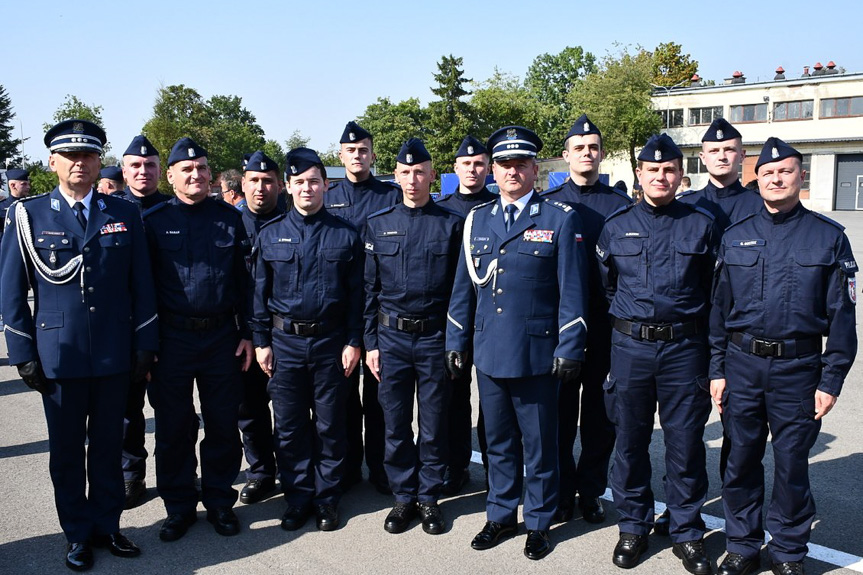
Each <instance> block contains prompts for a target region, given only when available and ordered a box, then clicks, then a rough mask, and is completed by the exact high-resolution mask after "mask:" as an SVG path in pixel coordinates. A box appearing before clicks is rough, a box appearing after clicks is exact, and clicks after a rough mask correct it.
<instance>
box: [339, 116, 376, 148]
mask: <svg viewBox="0 0 863 575" xmlns="http://www.w3.org/2000/svg"><path fill="white" fill-rule="evenodd" d="M366 138H368V139H369V140H372V139H373V138H372V135H371V134H369V133H368V132H366V131H365V130H364V129H363V128H362V126H360V125H359V124H357V123H356V122H354V121H350V122H348V123H347V125H346V126H345V131H344V132H342V138H341V139H340V140H339V143H340V144H350V143H351V142H359V141H360V140H365V139H366Z"/></svg>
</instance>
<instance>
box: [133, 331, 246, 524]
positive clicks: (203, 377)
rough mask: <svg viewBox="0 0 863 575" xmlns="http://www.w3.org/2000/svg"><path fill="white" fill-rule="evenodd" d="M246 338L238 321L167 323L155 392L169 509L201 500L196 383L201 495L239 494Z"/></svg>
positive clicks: (209, 503)
mask: <svg viewBox="0 0 863 575" xmlns="http://www.w3.org/2000/svg"><path fill="white" fill-rule="evenodd" d="M238 343H239V336H238V335H237V332H236V330H235V329H234V327H233V326H232V325H226V326H223V327H222V328H220V329H217V330H208V331H184V330H178V329H172V328H163V329H162V331H161V341H160V350H159V353H158V358H159V360H158V361H157V362H156V363H155V364H154V367H153V372H152V374H153V377H152V380H151V381H150V385H149V386H148V393H149V397H150V404H151V405H152V406H153V411H154V413H155V418H156V450H155V455H156V487H157V488H158V492H159V496H160V497H161V498H162V500H163V501H164V503H165V509H166V510H167V512H168V513H169V514H174V513H191V512H193V511H194V510H195V507H196V506H197V502H198V494H197V490H196V489H195V468H196V467H197V461H196V459H195V442H194V438H193V436H192V435H191V434H190V433H189V413H190V412H191V411H193V409H194V407H193V406H194V402H193V389H192V387H193V385H195V384H197V386H198V397H199V399H200V401H201V418H202V419H203V423H204V439H203V440H201V447H200V450H201V500H202V502H203V503H204V506H205V507H206V508H208V509H211V508H215V507H231V506H233V504H234V503H235V502H236V501H237V491H236V490H235V489H234V488H233V483H234V480H235V479H236V478H237V475H238V474H239V472H240V463H241V461H242V457H243V455H242V445H241V442H240V432H239V429H238V424H237V413H238V410H239V405H240V401H241V400H242V395H243V387H242V381H241V379H240V373H241V371H240V359H238V358H237V357H236V356H235V355H234V353H235V352H236V350H237V344H238Z"/></svg>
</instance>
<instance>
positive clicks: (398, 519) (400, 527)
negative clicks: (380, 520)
mask: <svg viewBox="0 0 863 575" xmlns="http://www.w3.org/2000/svg"><path fill="white" fill-rule="evenodd" d="M416 516H417V504H416V503H396V504H395V505H394V506H393V509H392V511H390V513H389V515H387V519H386V521H384V531H386V532H388V533H403V532H404V531H405V530H406V529H407V528H408V526H409V525H410V524H411V520H412V519H413V518H414V517H416Z"/></svg>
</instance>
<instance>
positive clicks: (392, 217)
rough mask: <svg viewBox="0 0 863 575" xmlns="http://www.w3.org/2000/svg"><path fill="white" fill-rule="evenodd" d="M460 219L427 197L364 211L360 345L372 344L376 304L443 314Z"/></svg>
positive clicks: (390, 310) (403, 312)
mask: <svg viewBox="0 0 863 575" xmlns="http://www.w3.org/2000/svg"><path fill="white" fill-rule="evenodd" d="M463 229H464V218H462V217H461V215H459V214H456V213H454V212H451V211H449V210H447V209H444V208H442V207H441V206H439V205H437V204H436V203H434V202H433V201H431V200H429V201H428V203H426V204H425V205H424V206H422V207H421V208H409V207H408V206H406V205H405V204H403V203H401V204H398V205H397V206H392V207H389V208H386V209H384V210H381V211H379V212H377V213H375V214H372V215H371V216H369V219H368V221H367V224H366V233H365V251H366V262H365V289H366V304H365V321H366V330H365V338H364V339H365V345H366V349H378V343H377V318H378V316H377V314H378V308H380V310H381V311H383V312H384V313H386V314H394V315H400V316H406V317H414V318H439V319H443V318H444V316H445V315H446V310H447V306H448V305H449V299H450V294H451V293H452V288H453V281H454V278H455V269H456V265H457V261H458V254H459V249H460V247H461V239H462V230H463Z"/></svg>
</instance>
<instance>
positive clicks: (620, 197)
mask: <svg viewBox="0 0 863 575" xmlns="http://www.w3.org/2000/svg"><path fill="white" fill-rule="evenodd" d="M604 158H605V150H604V148H603V146H602V133H601V132H600V131H599V128H597V127H596V125H595V124H594V123H593V122H591V121H590V119H589V118H588V117H587V115H585V114H582V115H581V116H580V117H579V118H578V119H577V120H576V121H575V123H574V124H573V125H572V127H571V128H570V130H569V133H567V135H566V139H565V140H564V142H563V159H564V160H566V162H567V164H569V179H568V180H567V181H566V183H564V184H562V185H560V186H558V187H556V188H552V189H551V190H548V191H547V192H546V193H544V194H543V197H544V198H545V199H549V200H555V201H558V202H565V203H567V204H569V205H571V206H572V207H573V208H575V210H576V211H577V212H578V215H579V216H581V221H582V223H583V225H584V233H583V237H584V247H585V252H586V253H587V261H588V267H589V273H588V276H589V293H588V304H589V305H588V309H589V312H588V316H589V317H590V330H588V332H587V352H586V355H585V362H584V366H583V369H582V372H581V376H580V378H579V381H578V382H576V384H575V385H564V386H561V388H560V402H559V406H560V421H559V424H558V425H559V428H558V431H559V433H558V448H559V450H560V501H559V503H558V506H557V512H556V514H555V519H556V520H558V521H569V520H570V519H572V515H573V511H574V508H575V494H576V491H578V495H579V497H578V506H579V508H580V510H581V515H582V517H583V518H584V520H585V521H587V522H589V523H602V522H603V521H604V520H605V510H604V509H603V507H602V502H601V501H600V499H599V497H600V495H602V494H604V493H605V488H606V487H607V485H608V462H609V459H610V458H611V452H612V451H613V450H614V425H612V423H611V422H610V421H609V420H608V416H607V415H606V412H605V404H604V393H603V391H602V384H603V382H604V381H605V376H606V375H608V369H609V364H610V362H611V323H610V322H609V320H608V300H607V299H606V298H605V290H604V289H603V287H602V279H601V278H600V275H599V266H598V263H597V259H596V241H597V240H598V239H599V234H600V232H601V231H602V228H603V226H604V225H605V218H607V217H608V216H610V215H611V214H612V213H613V212H615V211H617V210H618V209H620V208H622V207H625V206H628V205H629V204H631V203H632V200H630V198H629V196H627V195H626V193H624V192H621V191H620V190H617V189H616V188H610V187H609V186H607V185H605V184H603V183H602V182H600V181H599V165H600V163H601V162H602V160H603V159H604ZM579 387H581V409H580V410H579ZM579 413H580V415H581V454H580V455H579V458H578V467H576V464H575V458H574V457H573V447H574V445H575V437H576V435H577V432H578V428H579Z"/></svg>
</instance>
